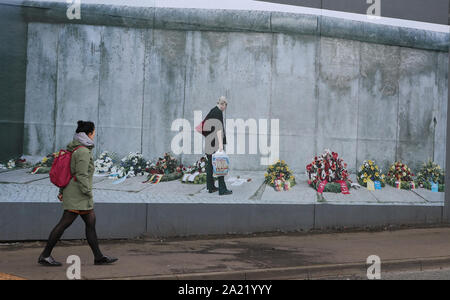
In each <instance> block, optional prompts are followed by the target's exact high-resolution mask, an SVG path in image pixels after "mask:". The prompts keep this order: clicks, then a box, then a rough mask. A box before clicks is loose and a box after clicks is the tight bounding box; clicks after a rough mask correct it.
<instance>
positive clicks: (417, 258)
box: [0, 227, 450, 280]
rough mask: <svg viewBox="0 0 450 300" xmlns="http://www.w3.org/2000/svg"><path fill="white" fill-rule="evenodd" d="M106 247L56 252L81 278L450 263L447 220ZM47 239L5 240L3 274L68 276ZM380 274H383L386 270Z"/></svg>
mask: <svg viewBox="0 0 450 300" xmlns="http://www.w3.org/2000/svg"><path fill="white" fill-rule="evenodd" d="M100 244H101V245H100V246H101V248H102V251H103V252H104V253H105V254H107V255H112V256H116V257H118V258H119V259H120V260H119V261H118V262H117V263H115V264H114V265H108V266H95V265H94V264H93V256H92V254H91V251H90V248H89V246H88V245H87V243H86V241H64V242H60V243H59V244H58V245H57V247H56V248H55V250H54V252H53V256H54V257H55V259H57V260H59V261H61V262H63V263H65V260H66V258H67V257H68V256H69V255H78V256H79V257H80V258H81V276H82V279H228V280H231V279H236V280H242V279H255V280H258V279H314V278H322V277H328V276H330V277H331V276H332V277H333V278H336V277H339V276H344V275H346V276H348V275H359V276H364V275H365V274H366V273H367V268H368V265H367V264H366V260H367V258H368V256H370V255H378V256H379V257H380V259H381V273H382V274H383V272H388V271H400V270H414V271H421V270H424V269H430V268H431V269H439V268H440V267H448V266H450V228H446V227H441V228H425V229H403V230H396V231H382V232H350V233H321V234H300V233H298V234H279V235H273V234H261V235H252V236H240V237H236V236H231V237H226V236H220V237H209V238H205V237H202V238H201V239H192V238H189V239H182V238H177V239H168V240H155V239H148V238H142V239H140V240H126V241H122V240H121V241H117V240H112V241H101V243H100ZM43 246H44V243H43V242H28V243H10V244H0V279H14V278H12V277H9V278H7V276H16V277H19V278H25V279H66V271H67V268H68V267H69V265H68V264H64V266H63V267H57V268H48V267H43V266H40V265H38V264H37V258H38V256H39V254H40V252H41V251H42V248H43ZM382 276H383V275H382Z"/></svg>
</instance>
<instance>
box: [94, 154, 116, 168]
mask: <svg viewBox="0 0 450 300" xmlns="http://www.w3.org/2000/svg"><path fill="white" fill-rule="evenodd" d="M116 162H117V155H116V154H115V153H112V152H108V151H103V152H102V154H100V156H99V157H98V158H97V159H96V160H95V162H94V166H95V173H96V174H106V173H111V170H112V168H113V166H114V164H115V163H116Z"/></svg>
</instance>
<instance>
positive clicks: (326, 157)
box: [306, 149, 351, 189]
mask: <svg viewBox="0 0 450 300" xmlns="http://www.w3.org/2000/svg"><path fill="white" fill-rule="evenodd" d="M306 173H307V174H308V177H309V179H308V184H309V185H310V186H312V187H314V188H315V189H317V188H318V186H319V184H320V183H321V182H322V181H324V180H326V181H327V182H328V183H330V182H336V181H338V180H343V181H345V182H351V181H350V178H349V174H348V171H347V164H346V163H345V162H344V160H343V159H342V158H340V157H339V155H338V154H337V153H336V152H331V151H330V150H329V149H325V151H324V152H323V153H322V154H321V155H319V156H315V157H314V160H313V162H312V163H310V164H309V165H307V166H306Z"/></svg>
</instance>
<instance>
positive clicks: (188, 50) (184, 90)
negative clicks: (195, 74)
mask: <svg viewBox="0 0 450 300" xmlns="http://www.w3.org/2000/svg"><path fill="white" fill-rule="evenodd" d="M192 34H194V32H193V31H186V32H185V49H184V82H183V119H184V120H185V119H186V118H185V116H186V111H185V109H186V78H187V69H188V64H189V60H190V55H189V53H190V52H191V51H190V46H189V45H188V42H189V41H188V37H189V35H191V36H192ZM191 40H192V39H191ZM194 126H195V124H194ZM183 130H184V128H183ZM190 134H192V133H190ZM194 134H195V132H194ZM191 147H192V144H191ZM191 150H192V148H191ZM183 154H184V153H183V152H182V153H181V154H180V156H181V158H180V161H181V163H182V164H184V161H183V156H184V155H183Z"/></svg>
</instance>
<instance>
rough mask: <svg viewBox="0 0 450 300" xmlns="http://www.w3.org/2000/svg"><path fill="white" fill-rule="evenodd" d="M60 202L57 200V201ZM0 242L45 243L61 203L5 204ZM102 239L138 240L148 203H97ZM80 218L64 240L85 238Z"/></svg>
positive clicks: (1, 220) (1, 221) (0, 219)
mask: <svg viewBox="0 0 450 300" xmlns="http://www.w3.org/2000/svg"><path fill="white" fill-rule="evenodd" d="M55 199H56V198H55ZM56 201H57V200H56ZM1 207H2V209H1V210H0V228H2V230H1V231H0V240H2V241H7V240H45V239H47V238H48V235H49V234H50V232H51V230H52V229H53V227H54V226H55V225H56V224H57V223H58V221H59V219H60V218H61V216H62V209H61V204H59V203H2V204H1ZM95 211H96V216H97V218H96V219H97V224H96V229H97V234H98V236H99V237H100V238H105V239H109V238H124V237H130V238H131V237H133V236H134V237H137V236H139V235H140V234H142V233H143V232H145V225H146V204H139V203H134V204H127V203H121V204H114V203H110V204H100V203H99V204H96V205H95ZM83 236H85V234H84V224H83V221H82V220H81V218H78V220H76V221H75V223H74V224H73V226H71V227H70V228H69V229H68V230H67V231H66V232H65V233H64V238H65V239H79V238H83Z"/></svg>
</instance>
